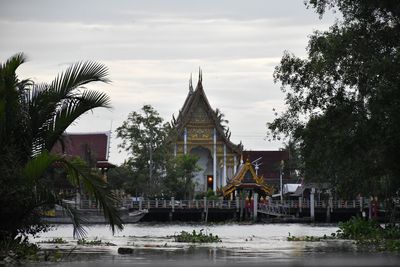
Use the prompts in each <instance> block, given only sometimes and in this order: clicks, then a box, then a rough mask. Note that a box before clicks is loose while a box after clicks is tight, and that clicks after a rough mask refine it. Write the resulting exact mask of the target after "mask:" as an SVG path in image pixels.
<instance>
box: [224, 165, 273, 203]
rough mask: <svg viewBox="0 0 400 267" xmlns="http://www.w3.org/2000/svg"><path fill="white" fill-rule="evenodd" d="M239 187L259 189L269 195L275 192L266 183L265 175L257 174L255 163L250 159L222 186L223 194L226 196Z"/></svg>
mask: <svg viewBox="0 0 400 267" xmlns="http://www.w3.org/2000/svg"><path fill="white" fill-rule="evenodd" d="M239 188H248V189H258V190H261V191H263V192H265V193H266V194H267V195H271V194H272V192H273V188H272V187H271V186H269V185H268V184H266V183H265V180H264V177H263V176H258V175H257V174H256V172H255V170H254V168H253V165H252V164H251V162H250V161H249V160H248V159H247V160H246V162H245V163H244V164H242V165H241V166H240V167H239V169H238V171H237V172H236V174H235V176H234V177H233V178H232V179H230V180H229V181H228V184H227V185H226V186H224V187H223V188H222V194H223V196H224V197H225V196H227V195H229V194H231V193H232V192H233V191H235V190H236V189H239Z"/></svg>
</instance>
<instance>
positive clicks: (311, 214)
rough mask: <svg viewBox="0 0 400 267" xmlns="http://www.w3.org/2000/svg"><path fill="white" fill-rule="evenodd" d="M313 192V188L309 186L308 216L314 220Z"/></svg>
mask: <svg viewBox="0 0 400 267" xmlns="http://www.w3.org/2000/svg"><path fill="white" fill-rule="evenodd" d="M314 194H315V188H311V193H310V217H311V220H312V221H314V220H315V210H314V208H315V203H314Z"/></svg>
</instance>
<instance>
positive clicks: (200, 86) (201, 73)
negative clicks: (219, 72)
mask: <svg viewBox="0 0 400 267" xmlns="http://www.w3.org/2000/svg"><path fill="white" fill-rule="evenodd" d="M202 81H203V72H202V70H201V68H200V67H199V80H198V81H197V86H196V90H197V88H203V84H202Z"/></svg>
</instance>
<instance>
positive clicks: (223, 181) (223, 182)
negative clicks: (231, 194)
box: [222, 144, 226, 186]
mask: <svg viewBox="0 0 400 267" xmlns="http://www.w3.org/2000/svg"><path fill="white" fill-rule="evenodd" d="M225 185H226V144H224V169H223V172H222V186H225Z"/></svg>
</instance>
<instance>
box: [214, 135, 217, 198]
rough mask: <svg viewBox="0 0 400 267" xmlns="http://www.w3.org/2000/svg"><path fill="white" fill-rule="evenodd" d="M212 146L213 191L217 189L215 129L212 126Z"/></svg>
mask: <svg viewBox="0 0 400 267" xmlns="http://www.w3.org/2000/svg"><path fill="white" fill-rule="evenodd" d="M213 135H214V136H213V139H214V146H213V148H214V149H213V154H214V156H213V191H214V192H216V191H217V131H216V129H215V128H214V134H213Z"/></svg>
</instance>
